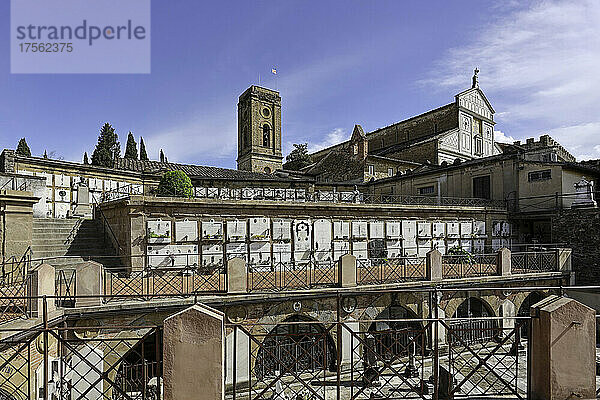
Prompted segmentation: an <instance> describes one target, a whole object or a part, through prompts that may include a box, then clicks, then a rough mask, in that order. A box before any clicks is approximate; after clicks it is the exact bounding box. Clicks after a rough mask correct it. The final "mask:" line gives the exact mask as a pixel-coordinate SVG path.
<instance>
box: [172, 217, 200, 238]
mask: <svg viewBox="0 0 600 400" xmlns="http://www.w3.org/2000/svg"><path fill="white" fill-rule="evenodd" d="M175 241H176V242H197V241H198V221H190V220H187V219H186V220H183V221H175Z"/></svg>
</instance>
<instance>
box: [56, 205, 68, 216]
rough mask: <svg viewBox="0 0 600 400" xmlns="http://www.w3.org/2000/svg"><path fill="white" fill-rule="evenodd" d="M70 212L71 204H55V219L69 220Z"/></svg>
mask: <svg viewBox="0 0 600 400" xmlns="http://www.w3.org/2000/svg"><path fill="white" fill-rule="evenodd" d="M69 210H70V204H69V203H54V218H67V216H68V214H69Z"/></svg>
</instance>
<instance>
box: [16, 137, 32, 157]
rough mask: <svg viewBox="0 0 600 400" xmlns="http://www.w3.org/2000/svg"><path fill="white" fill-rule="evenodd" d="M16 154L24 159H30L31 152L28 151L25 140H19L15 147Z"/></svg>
mask: <svg viewBox="0 0 600 400" xmlns="http://www.w3.org/2000/svg"><path fill="white" fill-rule="evenodd" d="M17 154H18V155H20V156H24V157H31V150H30V149H29V145H28V144H27V141H26V140H25V138H21V140H19V144H18V145H17Z"/></svg>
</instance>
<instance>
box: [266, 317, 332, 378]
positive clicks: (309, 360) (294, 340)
mask: <svg viewBox="0 0 600 400" xmlns="http://www.w3.org/2000/svg"><path fill="white" fill-rule="evenodd" d="M283 322H284V323H285V324H279V325H277V326H275V328H273V329H272V330H271V331H270V332H269V333H268V334H267V335H266V336H265V338H264V340H263V343H262V347H261V348H260V349H259V351H258V354H257V357H256V363H255V368H254V372H255V374H256V377H257V378H258V379H263V378H265V377H274V376H278V375H279V374H285V373H286V372H287V373H289V372H290V371H293V372H295V373H301V372H314V371H325V370H334V369H335V365H336V360H337V352H336V348H335V345H334V342H333V339H332V338H331V336H330V335H329V333H328V332H327V330H326V329H325V327H324V326H323V325H322V324H320V323H303V322H315V321H314V320H312V319H310V318H307V317H304V316H300V315H293V316H291V317H288V318H286V319H285V320H284V321H283Z"/></svg>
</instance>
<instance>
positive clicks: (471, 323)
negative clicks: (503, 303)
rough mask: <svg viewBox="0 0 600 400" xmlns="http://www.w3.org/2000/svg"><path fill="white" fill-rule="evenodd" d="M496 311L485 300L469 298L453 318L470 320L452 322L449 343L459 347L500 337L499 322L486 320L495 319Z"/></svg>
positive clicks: (459, 307)
mask: <svg viewBox="0 0 600 400" xmlns="http://www.w3.org/2000/svg"><path fill="white" fill-rule="evenodd" d="M494 316H495V315H494V311H493V310H492V308H491V307H490V306H489V305H488V304H487V303H485V302H484V301H483V300H481V299H478V298H477V297H467V298H466V299H465V300H464V301H463V302H462V303H461V304H460V305H459V306H458V308H457V309H456V311H455V312H454V315H453V316H452V317H453V318H468V319H466V320H463V321H452V322H451V323H450V332H448V342H449V343H456V344H457V345H459V346H460V345H463V344H474V343H482V342H487V341H489V340H495V339H497V338H498V337H499V334H500V332H499V330H498V321H496V320H495V319H484V318H486V317H494Z"/></svg>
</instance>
